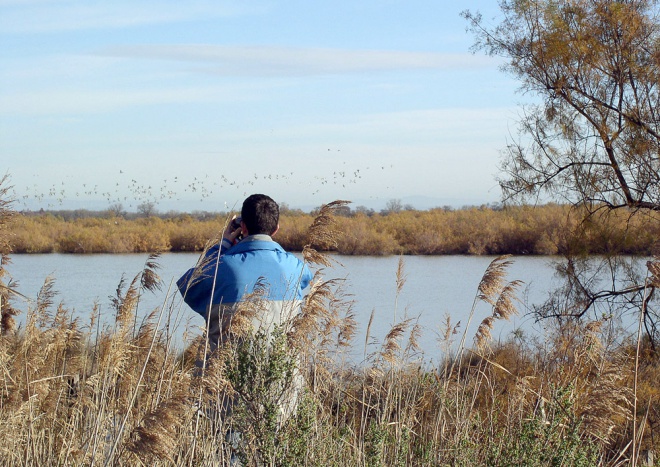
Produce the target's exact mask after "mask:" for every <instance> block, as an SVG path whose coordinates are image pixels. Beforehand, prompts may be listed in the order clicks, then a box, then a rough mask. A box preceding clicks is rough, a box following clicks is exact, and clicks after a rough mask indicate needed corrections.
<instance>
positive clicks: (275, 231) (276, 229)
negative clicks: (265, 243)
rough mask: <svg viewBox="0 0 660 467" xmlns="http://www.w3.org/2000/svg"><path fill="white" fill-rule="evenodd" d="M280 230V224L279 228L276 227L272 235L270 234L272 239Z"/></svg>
mask: <svg viewBox="0 0 660 467" xmlns="http://www.w3.org/2000/svg"><path fill="white" fill-rule="evenodd" d="M278 230H280V224H277V227H275V230H274V231H273V233H272V234H270V236H271V237H272V236H273V235H275V234H276V233H277V231H278Z"/></svg>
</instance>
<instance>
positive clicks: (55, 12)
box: [0, 0, 262, 34]
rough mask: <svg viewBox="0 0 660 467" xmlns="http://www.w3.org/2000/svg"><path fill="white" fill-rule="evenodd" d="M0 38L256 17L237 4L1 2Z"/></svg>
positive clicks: (252, 9)
mask: <svg viewBox="0 0 660 467" xmlns="http://www.w3.org/2000/svg"><path fill="white" fill-rule="evenodd" d="M0 8H2V13H1V14H0V31H2V34H33V33H56V32H66V31H80V30H90V29H120V28H127V27H135V26H140V25H145V24H158V23H174V22H180V21H190V20H194V19H208V18H213V17H216V18H218V17H232V16H238V15H245V14H250V13H257V12H260V11H262V10H260V9H258V8H256V7H247V6H243V4H241V3H236V2H221V1H206V0H197V1H193V2H178V1H177V2H165V3H164V2H114V1H113V2H111V1H106V2H89V3H79V2H70V1H15V0H14V1H1V0H0Z"/></svg>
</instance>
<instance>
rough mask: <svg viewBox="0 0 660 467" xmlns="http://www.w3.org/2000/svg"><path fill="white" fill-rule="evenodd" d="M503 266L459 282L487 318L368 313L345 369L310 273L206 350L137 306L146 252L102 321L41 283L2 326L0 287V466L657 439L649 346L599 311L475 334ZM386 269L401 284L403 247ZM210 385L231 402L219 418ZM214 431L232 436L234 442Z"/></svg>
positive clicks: (338, 301) (343, 347) (621, 455)
mask: <svg viewBox="0 0 660 467" xmlns="http://www.w3.org/2000/svg"><path fill="white" fill-rule="evenodd" d="M331 206H332V205H331ZM321 214H322V216H330V217H329V218H326V219H323V220H321V221H319V223H316V224H313V225H314V227H313V228H312V229H311V235H312V236H314V235H320V237H319V238H320V240H319V242H318V243H317V242H315V241H314V238H310V239H308V241H307V242H306V244H308V245H321V244H325V245H328V244H331V242H332V241H333V238H334V237H333V235H337V233H338V231H337V230H336V224H333V223H332V222H331V220H332V219H331V216H332V210H331V209H327V210H325V211H324V210H321ZM310 225H312V224H310ZM333 231H334V232H335V233H333ZM323 242H325V243H323ZM328 242H330V243H328ZM310 248H313V247H311V246H310ZM309 251H310V250H308V253H309ZM321 255H322V252H319V250H317V249H314V251H313V252H312V253H311V254H307V255H306V258H308V260H314V264H316V265H323V264H326V263H325V261H327V258H325V259H324V258H322V257H321ZM510 261H511V258H509V257H500V258H497V259H496V260H494V261H493V263H492V264H491V266H489V268H488V269H487V270H486V272H485V274H484V277H483V278H482V281H481V282H480V284H479V286H478V288H477V290H475V303H481V304H483V303H486V304H488V306H489V309H490V313H489V314H487V315H486V316H485V317H480V316H479V313H480V311H479V310H478V309H477V308H476V307H474V308H473V309H472V310H466V315H467V316H466V319H464V320H462V321H463V322H464V323H465V324H460V326H459V323H452V322H451V321H450V320H449V319H448V318H447V319H446V320H445V321H444V322H443V329H444V332H443V334H442V336H441V337H440V343H439V345H438V349H437V350H435V351H434V350H429V349H426V350H425V352H422V351H421V350H420V349H419V347H418V339H419V334H420V332H428V330H422V329H420V327H419V326H418V325H417V323H416V320H415V318H414V317H411V315H410V313H409V311H408V310H407V311H406V313H396V314H393V313H391V312H390V311H388V310H375V311H374V314H372V319H382V318H381V317H382V316H386V317H388V319H390V318H391V317H392V316H394V317H395V319H394V321H393V323H392V327H391V329H390V330H389V332H387V333H386V334H385V335H384V336H371V338H372V339H370V338H369V334H370V333H371V331H368V332H367V339H369V340H370V343H369V345H368V346H367V345H366V344H365V355H366V357H365V359H364V361H362V362H357V363H353V362H352V361H351V360H350V359H349V358H348V355H347V350H350V348H351V346H356V345H358V346H361V345H363V343H362V342H359V343H357V344H356V343H354V342H353V340H352V336H353V335H354V332H355V321H354V317H353V315H352V309H351V301H350V297H346V296H344V295H342V289H341V285H342V281H340V280H336V279H325V278H323V276H322V271H323V270H322V269H320V270H319V271H317V275H316V277H315V280H314V283H313V285H312V287H311V289H310V291H309V293H308V295H307V298H306V300H305V303H304V305H303V310H302V313H301V314H300V315H298V316H297V317H296V319H295V320H294V321H293V322H291V323H286V324H285V325H284V326H283V327H282V328H281V329H279V330H277V331H276V332H275V333H274V334H273V335H259V334H258V333H257V334H255V333H254V331H250V323H251V322H252V318H253V315H254V313H257V312H258V311H259V309H260V300H261V299H262V297H261V296H260V294H259V293H257V294H256V295H255V296H254V297H253V300H248V301H246V303H245V305H244V307H243V308H242V309H241V310H240V312H239V313H238V314H237V316H236V317H235V319H234V321H233V322H232V326H233V327H232V332H233V333H234V335H235V336H236V337H237V339H235V340H234V342H235V343H234V344H226V345H221V346H219V347H218V348H217V349H216V350H214V352H212V355H210V356H206V355H205V353H208V352H209V349H208V346H207V345H206V344H205V343H204V342H203V340H201V338H197V339H196V340H194V341H193V342H188V343H186V347H185V348H184V349H181V348H180V347H176V346H175V345H174V343H173V342H172V340H171V339H170V333H171V329H169V330H166V328H163V326H162V324H163V323H167V322H170V323H177V322H180V318H179V317H178V315H179V314H180V313H181V310H180V308H179V307H178V305H177V302H176V301H175V300H169V299H168V300H167V301H166V302H165V303H164V304H163V306H162V307H160V308H159V309H156V310H143V313H142V314H144V315H145V317H144V318H143V319H141V320H138V319H137V318H136V316H137V313H138V308H139V304H140V297H141V294H143V293H148V290H149V289H151V288H153V287H155V286H157V285H158V284H159V281H158V278H157V277H156V276H157V274H156V271H157V268H156V266H157V262H156V258H149V259H148V260H147V261H146V263H145V268H144V271H140V272H139V273H138V274H137V275H136V276H135V277H134V279H133V280H131V281H122V284H121V286H120V287H118V291H117V295H116V297H115V300H113V305H114V321H111V322H103V323H98V322H92V323H91V324H89V325H82V324H81V323H80V322H79V321H78V320H77V319H75V318H74V317H73V316H72V314H71V313H70V312H69V311H68V310H67V309H66V308H65V307H64V306H62V305H57V300H56V298H57V297H58V296H57V295H56V294H55V291H56V286H57V282H56V281H54V280H52V279H49V280H48V281H47V282H46V284H44V287H43V288H42V292H41V293H40V294H39V296H38V297H37V298H36V300H34V301H33V302H30V303H31V304H30V306H29V311H28V313H27V316H26V320H25V323H26V324H25V327H24V328H22V329H18V330H17V329H15V328H12V327H10V326H9V325H5V324H4V319H5V318H4V317H5V314H4V313H5V312H6V311H5V310H8V308H7V307H8V306H9V304H10V303H11V301H12V300H15V299H16V297H17V296H15V295H12V294H11V293H6V294H3V292H2V291H0V294H1V295H2V297H3V302H2V304H1V305H2V307H3V308H2V310H3V334H2V336H0V377H1V378H2V381H1V383H2V384H1V385H0V423H2V426H3V436H2V437H1V439H0V463H2V465H8V466H12V465H17V466H18V465H21V466H23V465H153V466H174V465H181V466H183V465H186V466H187V465H229V464H228V463H229V456H230V454H231V453H232V451H233V452H234V453H238V454H239V455H240V457H242V458H243V461H244V462H245V463H246V464H247V465H257V461H258V460H259V461H260V462H262V463H263V464H265V465H278V466H280V465H282V466H284V465H290V466H379V465H380V466H386V465H387V466H408V465H409V466H438V465H532V466H545V465H565V466H570V465H575V466H578V465H603V466H609V465H612V466H613V465H626V464H629V461H630V459H631V457H634V454H633V451H632V449H631V447H630V446H631V442H635V443H636V444H635V446H636V449H638V450H642V449H643V450H653V449H656V450H657V449H658V446H657V437H658V431H657V425H656V424H655V423H656V420H657V418H656V417H657V416H658V414H660V393H659V391H658V385H657V381H658V380H659V379H660V364H659V363H658V357H657V354H656V353H654V351H653V350H652V349H651V347H650V345H649V344H648V343H644V342H641V344H640V347H639V350H637V346H636V343H635V342H634V340H626V339H625V338H622V339H619V340H618V341H612V342H610V341H607V340H605V339H604V335H605V334H603V333H602V332H601V329H600V326H601V325H602V323H601V322H592V323H577V322H568V323H564V324H562V325H561V326H557V327H556V328H553V329H551V330H550V331H549V333H548V336H547V337H546V339H545V340H544V342H542V343H538V344H536V343H534V342H527V341H524V340H522V339H515V340H513V339H512V340H511V341H508V342H502V343H494V342H491V341H490V340H489V331H490V330H491V329H492V326H497V323H498V322H499V321H500V320H503V319H508V318H510V316H512V315H513V314H514V313H515V312H516V309H515V304H516V292H517V289H518V287H519V286H520V283H519V282H518V281H515V280H513V281H511V280H508V278H507V268H508V265H509V264H510ZM656 266H657V261H652V262H651V263H650V266H649V271H650V276H649V281H650V282H649V283H650V284H651V285H652V286H654V287H655V286H657V284H656V282H655V281H657V276H658V268H657V267H656ZM393 279H394V280H393V285H392V286H393V287H396V288H397V289H398V291H400V290H401V289H403V288H405V265H404V260H403V259H401V261H400V263H399V267H398V270H397V271H393ZM5 287H7V286H5ZM3 290H5V291H6V289H3ZM168 295H169V294H168ZM413 305H414V304H413ZM398 307H399V304H398V303H394V304H393V308H394V310H397V309H398ZM185 313H187V312H185ZM92 314H94V313H92ZM374 315H377V318H373V316H374ZM473 319H474V320H480V322H481V324H480V325H479V326H478V329H477V330H476V331H474V330H473V329H471V328H470V322H471V321H472V320H473ZM461 331H462V334H461V339H460V341H459V342H458V345H456V344H457V343H456V342H454V339H455V338H456V337H457V336H458V333H459V332H461ZM470 333H473V335H474V336H476V340H475V341H474V342H475V345H474V347H473V348H469V347H467V343H468V342H470V339H469V338H468V337H469V336H470ZM373 339H380V340H381V342H380V344H379V345H377V346H373V345H372V344H371V341H372V340H373ZM633 355H637V356H638V363H637V364H635V363H634V362H635V359H634V358H632V356H633ZM207 357H208V358H207ZM429 360H432V361H433V362H434V363H429ZM199 361H204V362H205V364H204V366H203V367H202V368H200V366H199V365H198V364H196V362H199ZM300 375H302V376H303V377H304V379H305V385H304V390H303V391H302V392H301V393H300V395H299V397H298V404H297V409H296V411H295V412H294V413H292V414H289V415H290V416H288V417H286V418H281V417H280V418H278V416H277V415H276V411H275V409H274V408H275V407H277V406H278V405H279V404H281V402H282V401H283V400H285V399H286V398H287V397H288V396H287V394H288V393H289V391H290V390H291V388H292V387H294V386H295V384H294V382H295V381H296V378H298V376H300ZM634 376H636V378H637V381H638V386H637V390H636V393H635V394H634V395H633V393H632V388H633V377H634ZM227 397H230V398H233V399H235V400H238V401H240V402H236V403H235V405H234V410H233V413H232V414H231V416H224V417H221V416H220V414H221V413H222V410H221V409H222V407H223V405H222V404H223V403H224V401H226V398H227ZM634 397H636V400H637V405H636V406H637V407H638V410H637V411H635V410H633V403H632V402H633V399H634ZM633 427H636V429H635V430H633ZM227 430H233V431H240V432H241V433H242V437H241V438H240V439H239V440H238V441H237V442H235V443H234V445H233V446H232V444H231V443H229V442H227V441H226V439H227V438H226V435H227V433H228V431H227ZM633 431H635V433H634V434H633ZM234 441H236V440H234Z"/></svg>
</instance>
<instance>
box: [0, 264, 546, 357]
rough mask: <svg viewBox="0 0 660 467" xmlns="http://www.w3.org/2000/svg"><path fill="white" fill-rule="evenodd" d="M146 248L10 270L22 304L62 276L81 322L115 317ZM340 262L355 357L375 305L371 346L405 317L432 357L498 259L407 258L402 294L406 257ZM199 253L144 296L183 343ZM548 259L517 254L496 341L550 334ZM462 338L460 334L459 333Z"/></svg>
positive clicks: (194, 321)
mask: <svg viewBox="0 0 660 467" xmlns="http://www.w3.org/2000/svg"><path fill="white" fill-rule="evenodd" d="M147 258H148V255H146V254H124V255H111V254H101V255H63V254H47V255H14V256H13V257H12V264H10V265H8V266H7V270H8V271H9V273H10V274H11V276H12V278H13V279H14V280H16V281H17V282H18V286H17V287H16V289H17V290H18V291H19V292H20V293H22V294H23V295H25V296H27V297H29V298H30V299H31V300H32V301H26V300H24V299H20V300H18V301H17V302H16V305H17V307H18V308H21V309H23V310H27V308H28V307H29V306H30V305H31V304H33V303H34V302H33V300H34V299H36V297H37V294H38V292H39V289H40V288H41V286H42V285H43V283H44V281H45V279H46V278H47V277H48V276H49V275H50V276H52V277H54V278H55V286H54V289H55V290H56V291H58V292H59V294H58V295H57V296H56V300H55V302H56V304H57V303H60V302H62V303H63V304H64V305H65V306H66V307H67V308H68V309H71V310H73V312H74V315H75V316H76V317H79V319H80V322H81V323H86V322H89V319H90V314H91V311H92V310H93V308H94V304H95V303H97V304H98V309H99V311H100V316H101V318H102V321H103V322H106V323H108V322H112V317H113V316H114V312H113V308H112V306H111V300H110V298H109V297H110V296H115V294H116V289H117V286H118V284H119V281H120V279H121V278H122V276H125V277H126V279H127V280H128V281H130V280H131V279H132V278H133V277H134V276H135V275H136V274H138V273H139V272H140V271H141V270H142V268H143V266H144V263H145V261H146V260H147ZM334 258H335V259H336V260H337V264H335V265H334V266H333V267H331V268H325V269H324V270H323V271H322V272H323V276H324V278H326V279H330V278H338V279H342V282H343V284H344V289H345V292H346V293H347V294H349V295H350V296H349V297H347V298H348V299H351V300H352V301H353V302H354V304H353V312H354V313H355V318H356V320H357V322H358V332H357V336H356V339H355V344H354V348H353V350H352V357H353V358H354V359H359V358H361V356H362V355H363V354H364V352H365V337H366V329H367V324H368V322H369V318H370V315H371V313H372V311H373V313H374V319H373V323H372V326H371V329H370V339H369V340H370V342H371V344H370V347H369V348H368V351H371V350H374V349H375V348H377V346H378V343H379V342H381V341H382V339H383V337H384V336H385V335H386V334H387V332H388V331H389V330H390V329H391V326H392V325H393V323H395V322H398V321H401V320H402V319H405V318H414V319H415V320H418V322H419V323H420V325H421V326H422V327H423V330H424V331H423V334H422V337H421V339H420V344H421V347H422V349H423V350H424V353H425V354H426V355H427V356H428V357H429V358H432V359H433V358H435V357H436V356H437V355H438V352H439V348H440V344H439V342H438V336H439V335H441V334H442V332H443V331H442V326H443V325H444V322H445V316H446V315H449V316H450V318H451V322H452V325H455V324H457V323H458V322H459V321H460V322H461V327H460V331H461V333H462V331H463V330H464V328H465V326H466V324H467V317H468V315H469V313H470V310H471V308H472V306H473V302H474V298H475V295H476V293H477V286H478V284H479V282H480V280H481V278H482V276H483V274H484V272H485V270H486V268H487V267H488V265H489V264H490V262H491V261H492V260H493V259H494V258H493V257H484V256H404V257H403V261H404V263H403V268H404V277H405V283H404V285H403V288H402V289H401V292H400V293H399V294H398V295H397V291H396V274H397V268H398V263H399V257H397V256H388V257H364V256H334ZM197 259H198V254H195V253H167V254H164V255H162V256H161V257H160V258H159V260H158V263H159V264H160V266H161V268H160V269H159V271H158V272H159V274H160V276H161V278H162V279H163V283H164V285H163V288H162V290H161V291H159V292H157V293H155V294H152V293H150V292H146V294H145V295H144V296H143V297H142V299H141V301H140V308H139V315H140V316H144V314H146V313H148V312H150V311H152V310H154V309H158V308H160V307H162V306H163V305H164V304H167V305H168V308H169V306H171V307H172V308H173V309H174V310H175V313H174V314H173V317H172V322H170V323H169V326H170V329H171V332H172V333H173V334H174V335H175V337H176V339H177V341H178V342H179V344H180V345H183V344H182V343H185V341H186V340H188V339H189V338H191V337H192V336H194V335H197V334H199V333H200V328H199V327H200V326H202V325H203V320H202V319H201V317H199V315H197V314H196V313H194V312H193V311H192V310H190V309H189V308H187V306H186V305H185V304H183V303H182V301H181V299H180V296H179V294H178V293H176V286H175V285H174V282H175V281H176V279H178V277H179V276H180V275H181V274H182V273H183V272H184V271H185V270H187V269H188V268H190V267H192V266H193V265H194V264H195V262H196V261H197ZM554 259H556V258H548V257H525V256H521V257H514V258H513V264H512V266H511V267H510V268H509V269H508V273H507V280H514V279H517V280H521V281H523V282H524V283H525V284H524V285H523V286H522V287H521V288H520V289H519V293H518V297H519V298H520V299H521V303H519V304H518V308H519V309H520V315H519V316H517V317H515V318H514V319H513V320H511V321H510V322H498V323H497V324H496V327H495V329H494V330H493V338H494V339H501V340H504V339H507V338H509V337H510V336H511V333H512V332H513V331H514V330H518V331H519V332H520V331H522V332H523V333H526V334H530V333H532V334H534V333H539V332H542V330H541V329H540V327H539V326H538V325H536V324H535V323H534V319H533V317H532V316H531V315H529V313H528V312H529V309H530V307H531V306H532V305H533V304H540V303H541V302H542V301H543V300H544V299H545V298H546V296H547V293H548V291H549V290H551V289H552V287H553V286H555V285H557V279H556V278H555V277H554V269H553V266H552V261H553V260H554ZM490 312H491V310H490V307H489V306H488V305H486V304H484V303H479V304H478V306H477V308H476V313H475V317H474V319H473V322H472V323H471V326H470V328H469V329H468V334H467V335H468V339H471V338H472V336H473V335H474V333H475V332H476V328H477V326H478V324H479V322H480V321H481V320H482V319H483V318H485V317H486V316H488V314H489V313H490ZM457 337H460V334H459V335H458V336H457Z"/></svg>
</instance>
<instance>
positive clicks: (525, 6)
mask: <svg viewBox="0 0 660 467" xmlns="http://www.w3.org/2000/svg"><path fill="white" fill-rule="evenodd" d="M500 7H501V9H502V12H503V14H504V19H503V20H502V22H501V23H500V24H499V25H497V26H495V27H492V28H489V27H487V26H485V24H484V22H483V20H482V18H481V17H480V16H479V15H478V14H472V13H469V12H464V16H465V17H466V18H467V19H468V21H469V24H470V27H471V30H472V31H473V32H474V33H475V35H476V38H477V42H476V44H475V47H476V49H481V50H485V51H486V52H487V53H488V54H491V55H500V56H503V57H504V58H505V59H506V60H507V63H506V65H505V66H504V70H505V71H507V72H509V73H511V74H513V75H514V76H515V77H516V78H517V79H518V80H519V81H520V83H521V90H522V91H524V92H528V93H532V94H534V95H536V96H538V97H540V98H541V100H542V102H541V104H539V105H537V106H534V107H528V108H527V109H525V113H524V115H523V118H522V119H521V121H520V124H521V126H520V129H521V135H522V136H523V138H521V140H520V141H519V142H517V143H514V144H511V145H509V147H508V148H507V149H506V151H505V158H504V161H503V167H502V168H503V169H504V170H503V171H504V174H505V178H503V179H501V180H500V185H501V187H502V189H503V190H504V195H505V197H508V198H511V197H518V198H521V197H527V196H530V195H531V196H534V197H535V196H539V195H543V194H548V195H551V196H555V197H557V196H558V197H561V198H563V199H565V200H567V201H570V202H572V203H576V204H577V203H582V204H584V205H587V206H589V207H595V208H600V207H603V206H606V207H608V208H610V209H620V208H624V207H626V208H632V209H640V208H642V209H649V210H655V211H658V210H660V190H659V187H660V185H659V182H660V172H659V170H660V161H659V159H658V157H659V155H660V93H659V90H658V86H659V85H660V31H659V26H660V25H659V24H658V18H657V15H658V2H657V1H656V0H652V1H647V0H627V1H612V0H561V1H557V0H502V1H501V2H500Z"/></svg>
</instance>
